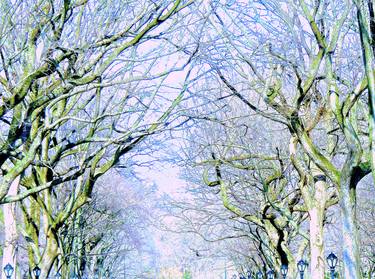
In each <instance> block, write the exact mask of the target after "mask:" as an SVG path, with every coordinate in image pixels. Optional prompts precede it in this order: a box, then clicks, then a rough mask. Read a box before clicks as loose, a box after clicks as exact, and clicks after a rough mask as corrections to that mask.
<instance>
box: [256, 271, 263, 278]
mask: <svg viewBox="0 0 375 279" xmlns="http://www.w3.org/2000/svg"><path fill="white" fill-rule="evenodd" d="M262 278H263V273H262V271H260V270H259V271H258V273H257V279H262Z"/></svg>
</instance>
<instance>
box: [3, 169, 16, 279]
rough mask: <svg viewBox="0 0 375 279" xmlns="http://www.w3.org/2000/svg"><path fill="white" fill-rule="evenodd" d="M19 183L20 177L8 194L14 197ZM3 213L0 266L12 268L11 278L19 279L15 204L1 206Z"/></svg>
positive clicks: (4, 277)
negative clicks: (8, 265)
mask: <svg viewBox="0 0 375 279" xmlns="http://www.w3.org/2000/svg"><path fill="white" fill-rule="evenodd" d="M19 183H20V177H19V176H18V177H17V178H16V179H15V180H14V181H13V182H12V184H11V185H10V188H9V191H8V194H9V195H16V194H17V192H18V188H19ZM3 213H4V234H5V239H4V255H3V259H2V266H3V267H4V266H5V265H6V264H8V263H9V264H11V265H12V266H13V268H14V275H13V277H12V278H15V279H19V278H20V276H19V274H18V268H17V249H18V247H17V242H18V232H17V223H16V203H8V204H4V205H3ZM1 278H2V279H6V276H5V274H4V272H2V275H1Z"/></svg>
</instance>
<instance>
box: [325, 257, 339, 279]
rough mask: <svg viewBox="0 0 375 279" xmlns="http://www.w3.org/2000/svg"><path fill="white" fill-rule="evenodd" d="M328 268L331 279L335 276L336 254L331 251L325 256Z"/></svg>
mask: <svg viewBox="0 0 375 279" xmlns="http://www.w3.org/2000/svg"><path fill="white" fill-rule="evenodd" d="M327 263H328V267H329V270H330V271H331V279H334V278H335V268H336V265H337V256H336V255H335V254H333V253H332V252H331V253H330V254H329V255H328V257H327Z"/></svg>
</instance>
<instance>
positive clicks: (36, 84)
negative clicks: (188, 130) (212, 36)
mask: <svg viewBox="0 0 375 279" xmlns="http://www.w3.org/2000/svg"><path fill="white" fill-rule="evenodd" d="M193 3H194V1H192V0H191V1H190V0H187V1H185V0H177V1H148V0H146V1H90V0H61V1H49V0H42V1H34V0H30V1H18V0H17V1H1V3H0V5H1V6H0V20H1V23H0V25H1V30H0V58H1V63H0V65H1V66H0V73H1V75H0V94H1V101H0V120H1V143H0V168H1V180H0V203H1V204H4V205H3V212H4V214H3V223H4V242H3V243H4V245H3V246H2V262H3V266H5V265H6V264H7V263H10V264H11V265H12V266H13V267H16V272H15V276H16V278H21V276H23V277H22V278H30V277H31V276H32V275H31V270H32V269H33V268H34V267H35V266H39V267H40V268H41V277H40V278H47V277H48V276H52V275H54V273H55V272H57V271H60V273H62V275H63V278H68V275H69V274H70V273H71V272H75V273H77V274H78V275H79V276H82V275H83V274H90V276H93V274H95V273H99V274H101V276H103V278H105V276H107V275H105V274H104V273H105V272H104V271H105V270H104V271H100V269H103V268H104V269H106V268H109V269H111V270H112V269H113V270H114V271H116V269H115V267H116V266H117V265H116V264H115V263H116V262H118V258H119V257H120V256H123V255H125V252H126V251H127V249H128V248H126V245H129V246H132V242H131V241H130V240H129V239H128V238H127V237H126V236H124V234H125V235H126V230H125V229H124V226H123V225H121V224H123V223H124V222H125V223H126V224H127V225H126V226H127V227H129V226H130V227H131V226H134V227H137V226H138V227H139V226H140V225H139V224H141V223H138V222H139V220H141V219H142V218H141V217H137V215H136V214H135V213H134V211H132V210H130V209H129V210H125V209H123V210H124V211H125V213H124V214H123V215H121V213H118V212H116V210H115V209H112V210H109V209H108V210H107V209H106V207H105V206H104V205H103V202H102V201H103V198H102V197H101V196H100V195H98V194H97V192H98V191H96V190H95V187H94V186H95V185H96V184H97V181H98V180H99V179H100V178H101V177H103V175H105V174H106V173H108V172H110V171H111V170H112V169H113V168H114V167H122V168H125V169H126V168H127V169H130V168H131V167H132V166H133V165H134V164H136V163H137V162H138V161H139V157H140V156H141V155H142V153H143V152H144V153H147V152H148V151H149V148H150V146H152V145H151V141H150V140H149V138H150V137H151V136H153V135H157V134H159V133H160V132H161V131H163V130H166V129H169V128H170V127H173V126H174V125H178V124H179V119H178V118H177V117H175V116H173V114H172V112H174V109H175V108H176V106H177V105H178V104H179V103H180V102H181V100H182V99H183V98H184V96H185V93H186V88H187V84H188V81H189V69H188V66H187V65H188V64H189V63H190V62H191V59H192V57H193V52H191V53H190V54H187V53H183V52H181V51H180V50H179V49H177V48H176V45H177V42H179V41H180V40H181V38H180V36H179V33H178V32H179V31H180V30H181V29H180V30H176V26H180V28H183V27H181V26H183V24H186V22H188V21H189V20H191V17H190V11H191V9H192V4H193ZM161 65H163V66H161ZM177 73H180V74H177ZM174 75H176V76H178V77H179V82H176V83H175V84H174V86H173V87H169V86H168V84H167V81H168V79H170V78H173V76H174ZM128 173H130V172H128ZM107 177H108V176H107ZM112 178H113V175H112ZM129 179H130V178H129ZM111 183H114V180H113V179H112V181H111V180H109V182H106V183H104V185H105V186H102V188H110V189H118V187H113V185H111ZM117 186H118V185H117ZM111 191H112V190H111ZM111 191H108V192H107V193H109V192H111ZM102 193H103V190H102ZM125 202H129V200H127V199H125ZM124 208H127V205H126V206H125V207H124ZM127 216H130V218H131V220H132V221H131V222H130V221H129V222H128V223H127V222H126V221H125V220H126V219H127ZM132 216H133V217H132ZM121 219H123V221H121V222H120V220H121ZM138 219H139V220H138ZM134 220H135V221H134ZM137 220H138V221H137ZM119 222H120V223H119ZM139 229H141V227H140V228H139ZM106 230H108V231H106ZM133 230H134V231H137V229H136V228H133ZM129 232H130V231H129ZM138 237H140V236H139V234H138ZM119 241H124V242H125V243H124V244H122V245H120V246H119V245H118V242H119ZM138 241H141V240H140V239H139V240H138ZM116 244H117V246H116ZM124 246H125V247H124ZM115 248H116V249H115ZM120 249H122V251H120ZM129 250H130V251H131V250H134V249H133V248H131V247H130V248H129ZM25 256H26V257H27V259H25ZM106 258H108V259H109V260H108V261H107V262H103V261H104V260H103V259H106ZM25 264H26V265H25ZM25 269H26V272H24V270H25ZM87 270H88V271H89V272H87ZM98 270H99V271H98ZM2 276H3V277H2V278H5V277H4V276H5V275H4V274H3V275H2Z"/></svg>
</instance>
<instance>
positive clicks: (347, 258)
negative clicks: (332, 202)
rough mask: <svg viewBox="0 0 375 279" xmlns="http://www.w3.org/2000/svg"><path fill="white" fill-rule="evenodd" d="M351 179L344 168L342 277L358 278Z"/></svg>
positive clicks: (341, 185) (341, 186) (354, 209)
mask: <svg viewBox="0 0 375 279" xmlns="http://www.w3.org/2000/svg"><path fill="white" fill-rule="evenodd" d="M351 180H352V175H351V174H350V173H349V171H348V170H345V168H344V170H343V172H342V174H341V181H340V206H341V214H342V216H341V218H342V236H343V262H344V278H350V279H359V278H361V269H360V267H361V261H360V256H359V255H360V253H359V252H360V249H359V234H358V228H357V216H356V208H355V207H356V188H355V186H354V185H352V184H351ZM353 186H354V187H353Z"/></svg>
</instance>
